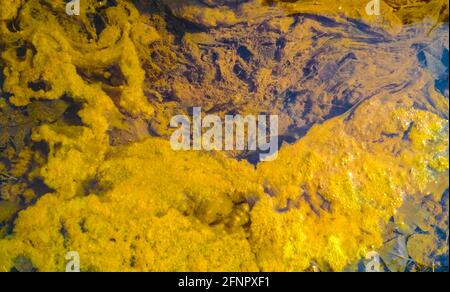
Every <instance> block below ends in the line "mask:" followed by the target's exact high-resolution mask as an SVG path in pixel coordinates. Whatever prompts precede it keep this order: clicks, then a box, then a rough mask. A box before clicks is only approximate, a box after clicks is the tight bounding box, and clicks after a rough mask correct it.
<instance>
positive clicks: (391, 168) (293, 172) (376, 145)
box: [0, 0, 449, 271]
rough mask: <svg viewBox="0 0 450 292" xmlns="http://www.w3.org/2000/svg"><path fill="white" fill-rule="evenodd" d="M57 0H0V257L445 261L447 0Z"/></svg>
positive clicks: (396, 266)
mask: <svg viewBox="0 0 450 292" xmlns="http://www.w3.org/2000/svg"><path fill="white" fill-rule="evenodd" d="M66 2H67V1H47V0H41V1H37V0H28V1H20V0H0V7H1V10H0V50H1V55H0V113H1V115H0V151H1V152H0V271H64V270H66V265H67V258H66V256H67V255H68V254H73V252H76V254H77V255H78V256H79V258H80V268H81V270H82V271H360V270H366V269H367V268H368V267H370V266H371V265H372V264H373V259H374V256H373V255H376V257H378V261H377V264H378V265H379V267H378V268H379V269H380V270H385V271H448V234H449V227H448V202H449V197H448V185H449V180H448V155H449V154H448V131H449V130H448V113H449V108H448V106H449V105H448V98H449V93H448V52H449V48H448V33H449V30H448V2H447V1H442V0H429V1H420V0H411V1H402V0H386V1H381V2H380V3H381V6H380V14H379V15H368V13H367V11H366V4H367V3H366V1H350V0H341V1H331V0H330V1H325V0H320V1H319V0H317V1H308V0H304V1H262V0H248V1H244V0H242V1H236V0H233V1H228V0H217V1H215V0H207V1H206V0H204V1H203V0H202V1H200V0H198V1H197V0H188V1H177V0H162V1H110V0H108V1H91V0H84V1H83V0H81V10H80V15H68V14H67V13H66V9H65V7H66ZM367 2H369V1H367ZM194 107H201V108H202V109H203V110H204V112H205V113H207V114H215V115H217V116H219V117H224V116H225V115H228V114H231V113H234V114H242V115H258V114H261V113H265V114H271V115H277V116H278V117H279V135H278V139H279V142H280V151H279V153H278V158H277V159H276V160H274V161H271V162H260V161H259V160H258V155H257V154H258V153H257V152H255V151H252V150H251V149H247V150H239V151H210V152H207V151H174V150H173V149H172V147H171V144H170V143H169V140H170V136H171V134H172V132H173V129H171V128H170V126H169V125H170V120H171V118H172V117H173V116H175V115H180V114H185V115H189V114H190V113H191V112H192V108H194ZM368 255H371V256H368Z"/></svg>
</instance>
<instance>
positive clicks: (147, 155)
mask: <svg viewBox="0 0 450 292" xmlns="http://www.w3.org/2000/svg"><path fill="white" fill-rule="evenodd" d="M149 161H152V163H151V164H152V165H148V162H149ZM197 165H201V166H202V167H200V168H199V167H194V166H197ZM228 170H232V171H228ZM62 171H64V170H62ZM69 175H70V174H69ZM252 175H254V174H253V170H252V168H251V167H250V166H248V165H245V164H243V163H238V162H235V161H233V160H224V159H223V158H222V159H220V158H214V157H210V156H209V155H203V154H197V153H178V154H174V153H173V152H172V150H171V149H170V147H169V144H168V142H165V141H159V140H156V139H151V140H148V141H147V142H145V143H142V144H135V145H133V146H130V147H126V148H121V149H116V150H114V151H112V153H110V154H109V155H108V158H107V159H106V160H105V161H104V163H103V164H101V167H100V170H99V172H98V174H97V176H96V177H93V178H92V179H91V180H90V181H86V182H84V184H83V183H79V185H84V187H85V189H86V195H87V197H79V198H76V199H74V200H69V201H68V200H66V199H65V197H64V195H63V196H60V195H59V194H58V193H57V194H55V195H52V194H49V195H46V196H44V197H43V198H41V199H40V200H39V202H38V204H37V205H36V206H34V207H30V208H28V209H27V210H26V211H25V212H22V213H21V215H20V218H19V219H18V220H17V222H16V227H15V230H14V232H15V233H14V236H13V237H12V238H11V239H5V240H4V241H2V242H1V243H0V246H1V249H0V250H1V251H2V252H1V253H0V263H1V267H0V269H1V270H9V269H10V268H11V266H10V265H11V263H12V262H11V261H12V259H14V258H15V257H17V256H19V255H24V256H26V257H27V258H28V259H30V260H31V262H32V263H33V265H34V267H36V269H38V270H39V271H51V270H63V269H64V267H65V266H64V256H65V254H66V252H68V251H70V250H77V251H79V252H80V255H81V257H82V258H83V261H84V263H83V267H85V268H84V269H86V270H89V271H121V270H148V271H162V270H164V271H180V270H182V271H204V270H208V271H209V270H216V271H219V270H220V271H233V270H243V271H245V270H249V271H254V270H257V266H256V264H255V263H254V258H253V254H252V253H251V249H250V246H249V243H248V242H247V240H246V233H245V230H244V229H243V227H242V226H243V225H245V224H246V223H247V222H245V221H243V222H242V223H241V224H239V225H237V226H235V228H234V229H229V228H228V226H229V225H227V224H226V223H227V222H228V221H229V219H231V217H233V216H235V215H236V214H235V212H233V210H234V206H235V205H239V204H242V203H243V202H244V201H245V198H246V197H247V196H249V195H257V194H258V193H259V192H260V190H259V187H258V185H257V184H256V183H254V182H252V179H251V177H252ZM72 177H74V176H72ZM63 191H65V190H64V189H63ZM63 194H64V193H63ZM111 223H112V224H111ZM61 229H64V230H65V231H64V232H63V234H62V233H61ZM44 230H47V231H49V232H48V233H47V231H44ZM51 230H52V231H51ZM94 242H97V243H98V244H93V243H94ZM43 249H44V250H45V251H42V250H43ZM133 258H134V259H133Z"/></svg>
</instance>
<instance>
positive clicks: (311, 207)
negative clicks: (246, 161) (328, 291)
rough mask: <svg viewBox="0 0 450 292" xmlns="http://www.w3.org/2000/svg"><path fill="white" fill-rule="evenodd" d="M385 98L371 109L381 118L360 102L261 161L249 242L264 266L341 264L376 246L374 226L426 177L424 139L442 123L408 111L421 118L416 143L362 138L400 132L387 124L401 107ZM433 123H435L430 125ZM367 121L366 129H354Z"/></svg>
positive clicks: (378, 235)
mask: <svg viewBox="0 0 450 292" xmlns="http://www.w3.org/2000/svg"><path fill="white" fill-rule="evenodd" d="M376 101H377V100H376V99H375V100H374V101H372V102H376ZM390 103H391V102H389V101H384V103H383V104H384V105H385V107H384V108H383V111H384V113H376V114H377V115H378V117H382V118H381V119H378V120H376V121H374V120H371V119H370V116H369V117H367V115H366V109H369V107H368V106H367V105H362V106H361V108H359V109H357V110H356V112H355V113H353V115H354V116H353V117H352V118H351V119H350V120H349V121H344V120H345V117H344V118H338V119H335V120H331V121H328V122H326V123H325V124H323V125H321V126H315V127H313V128H312V129H311V131H310V132H309V133H308V135H307V136H306V137H304V139H303V140H301V141H299V142H298V143H297V144H295V145H293V146H289V147H284V148H283V149H282V150H281V152H280V155H279V159H278V161H276V162H273V163H267V164H262V165H260V167H259V169H258V170H259V171H260V172H261V176H262V179H263V183H264V186H265V189H266V193H267V194H268V195H270V196H271V198H265V199H264V200H263V203H262V204H257V205H256V206H255V209H254V211H253V212H252V225H251V230H252V238H251V242H252V246H253V248H254V251H255V254H256V256H257V259H258V264H259V266H260V267H261V268H262V269H263V270H265V271H279V270H287V271H298V270H300V271H301V270H306V269H307V268H309V267H311V266H313V265H317V266H318V267H320V268H321V269H322V270H328V269H331V270H335V271H340V270H343V269H344V268H345V267H346V266H347V265H350V264H351V263H352V262H354V261H356V260H358V259H359V258H362V257H364V256H365V255H366V254H367V253H368V252H369V251H371V250H374V249H377V248H379V247H381V245H382V243H383V239H382V229H380V227H381V226H383V225H384V224H386V223H387V222H388V220H389V219H390V218H391V217H392V216H394V215H395V213H396V209H397V208H399V207H400V206H401V204H402V201H403V197H404V195H405V194H406V193H411V192H414V191H415V190H418V189H423V188H424V187H425V185H426V182H429V181H431V180H432V177H433V174H432V173H430V172H429V170H428V163H430V162H431V161H433V159H434V157H433V153H434V151H433V150H432V148H431V149H430V147H431V146H427V145H428V143H429V142H434V140H435V139H436V137H439V135H441V132H442V131H444V124H442V123H443V121H442V120H440V119H439V118H438V117H437V116H435V115H433V114H430V113H426V112H421V111H417V110H409V111H408V117H409V119H408V123H409V124H411V123H418V124H421V126H420V127H419V128H418V129H416V131H417V136H418V137H420V138H419V139H421V143H415V142H404V141H402V137H401V136H400V137H398V138H392V140H393V141H389V142H387V143H380V142H377V141H373V140H371V141H370V142H369V141H368V140H367V139H368V138H369V137H370V139H373V138H374V137H378V135H380V136H381V134H382V133H388V132H389V133H397V132H398V133H403V131H404V128H403V127H402V125H401V123H398V122H397V123H393V124H391V123H392V121H395V120H397V119H404V118H403V117H402V114H399V112H402V113H403V112H404V110H403V109H401V108H400V109H393V110H392V111H389V110H388V109H389V108H390V106H389V104H390ZM391 105H393V106H394V107H398V105H397V104H396V103H392V104H391ZM370 109H373V105H372V106H371V107H370ZM424 116H426V119H424ZM362 117H363V118H364V119H360V118H362ZM347 118H348V117H347ZM367 118H369V119H367ZM402 121H403V122H404V120H402ZM425 121H426V122H425ZM438 121H439V125H440V127H437V126H434V125H437V124H435V123H437V122H438ZM427 124H428V127H427ZM369 125H370V127H371V131H370V132H354V130H355V129H359V130H362V129H364V128H365V127H366V126H369ZM347 129H350V130H351V131H352V132H347V131H348V130H347ZM377 134H378V135H377ZM412 139H413V141H414V139H416V138H412ZM441 139H442V138H441ZM440 142H442V143H448V142H446V141H445V140H444V139H442V140H441V141H440ZM397 143H403V144H404V145H403V148H402V149H403V150H400V151H404V152H406V153H407V154H405V156H402V155H401V154H400V155H398V154H397V155H396V154H395V152H392V151H391V149H390V148H391V147H392V145H393V144H397ZM371 144H372V145H376V146H372V145H371ZM377 144H383V148H381V147H379V146H378V145H377ZM447 145H448V144H447ZM424 147H425V148H424ZM423 150H425V151H423ZM409 155H412V156H414V157H415V158H414V159H411V158H410V157H409ZM444 155H446V154H442V156H441V157H444ZM275 170H276V171H275ZM446 171H448V168H447V169H446ZM411 174H413V175H411ZM443 175H446V173H445V172H444V173H443ZM267 229H269V231H268V230H267ZM274 254H275V256H274Z"/></svg>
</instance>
